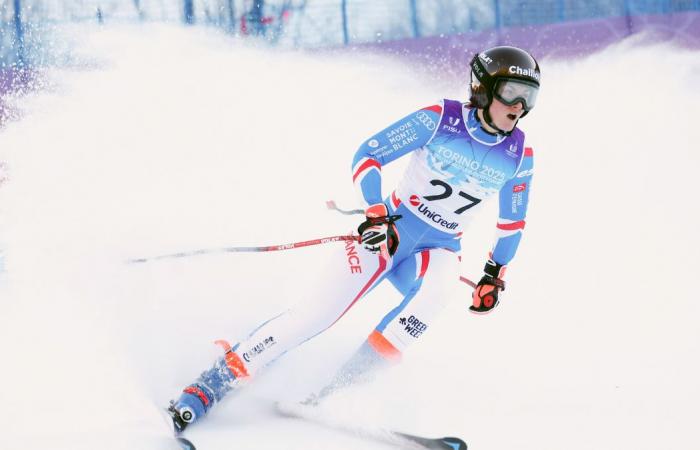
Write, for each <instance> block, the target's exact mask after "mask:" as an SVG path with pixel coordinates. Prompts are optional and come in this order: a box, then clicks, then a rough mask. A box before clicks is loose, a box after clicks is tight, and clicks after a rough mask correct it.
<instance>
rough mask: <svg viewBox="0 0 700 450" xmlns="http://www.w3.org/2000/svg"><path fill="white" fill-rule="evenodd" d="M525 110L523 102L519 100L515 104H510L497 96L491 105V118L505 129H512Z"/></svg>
mask: <svg viewBox="0 0 700 450" xmlns="http://www.w3.org/2000/svg"><path fill="white" fill-rule="evenodd" d="M524 112H525V110H524V109H523V104H522V103H520V102H518V103H516V104H515V105H512V106H508V105H506V104H505V103H502V102H501V101H499V100H498V99H497V98H494V99H493V101H492V102H491V106H490V107H489V114H491V120H492V121H493V123H494V125H496V126H497V127H498V128H500V129H501V130H503V131H512V130H513V128H515V124H516V123H517V122H518V119H520V117H521V116H522V115H523V113H524Z"/></svg>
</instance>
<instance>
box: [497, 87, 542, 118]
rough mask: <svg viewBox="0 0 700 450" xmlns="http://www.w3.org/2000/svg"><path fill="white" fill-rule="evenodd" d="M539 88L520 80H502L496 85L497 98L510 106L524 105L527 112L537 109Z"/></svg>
mask: <svg viewBox="0 0 700 450" xmlns="http://www.w3.org/2000/svg"><path fill="white" fill-rule="evenodd" d="M538 92H539V88H538V87H537V86H535V85H534V84H529V83H526V82H523V81H519V80H500V81H499V82H498V84H497V85H496V92H495V95H496V98H497V99H498V100H500V101H501V102H503V103H505V104H506V105H508V106H513V105H515V104H516V103H518V102H522V103H523V109H525V110H526V111H529V110H531V109H532V108H534V107H535V102H536V101H537V93H538Z"/></svg>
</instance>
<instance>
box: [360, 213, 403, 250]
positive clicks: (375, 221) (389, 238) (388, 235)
mask: <svg viewBox="0 0 700 450" xmlns="http://www.w3.org/2000/svg"><path fill="white" fill-rule="evenodd" d="M365 216H366V220H365V221H364V222H362V223H361V224H360V226H359V227H357V232H358V233H360V244H362V246H363V247H364V248H365V249H367V250H369V251H370V252H372V253H377V252H379V253H380V254H382V255H383V256H384V258H387V259H388V258H389V257H391V256H394V253H396V249H397V248H398V247H399V232H398V230H397V229H396V225H394V222H396V221H397V220H399V219H400V218H401V216H400V215H392V216H390V215H389V210H388V208H387V207H386V205H385V204H384V203H377V204H375V205H372V206H370V207H369V208H367V209H366V210H365Z"/></svg>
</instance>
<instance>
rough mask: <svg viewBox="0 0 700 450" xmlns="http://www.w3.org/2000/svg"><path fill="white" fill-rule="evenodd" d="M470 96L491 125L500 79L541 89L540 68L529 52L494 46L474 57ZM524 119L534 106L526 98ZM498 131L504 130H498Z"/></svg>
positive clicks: (472, 102)
mask: <svg viewBox="0 0 700 450" xmlns="http://www.w3.org/2000/svg"><path fill="white" fill-rule="evenodd" d="M469 65H470V68H471V96H470V98H469V102H470V103H471V105H472V106H474V107H476V108H480V109H483V110H484V114H485V118H486V120H487V121H488V122H489V125H491V126H493V124H492V123H491V117H490V114H489V112H488V110H489V106H490V105H491V102H493V98H494V95H495V93H496V92H495V91H496V87H497V86H498V84H499V81H501V80H515V81H520V82H523V83H525V84H527V85H531V86H534V87H536V88H537V89H539V87H540V66H539V64H537V61H536V60H535V58H533V57H532V55H530V54H529V53H528V52H526V51H525V50H522V49H520V48H517V47H509V46H501V47H493V48H490V49H488V50H485V51H483V52H481V53H479V54H477V55H474V58H472V61H471V63H470V64H469ZM522 103H523V107H524V108H523V109H524V112H523V115H522V116H521V117H524V116H525V115H526V114H527V113H528V112H529V110H530V109H532V107H533V106H534V105H528V104H526V102H525V101H524V99H523V102H522ZM494 128H495V129H497V130H499V131H501V130H500V129H499V128H498V127H494Z"/></svg>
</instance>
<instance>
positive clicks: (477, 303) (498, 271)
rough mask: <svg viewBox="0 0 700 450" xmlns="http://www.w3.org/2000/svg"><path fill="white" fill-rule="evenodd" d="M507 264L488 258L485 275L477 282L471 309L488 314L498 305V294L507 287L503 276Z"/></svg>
mask: <svg viewBox="0 0 700 450" xmlns="http://www.w3.org/2000/svg"><path fill="white" fill-rule="evenodd" d="M505 272H506V266H502V265H500V264H498V263H497V262H494V261H492V260H490V259H489V260H488V261H487V262H486V266H484V276H483V277H481V280H479V283H477V285H476V288H475V289H474V293H473V294H472V301H473V303H472V305H471V306H470V307H469V310H470V311H471V312H473V313H475V314H488V313H489V312H491V310H492V309H493V308H495V307H496V305H498V294H499V293H500V292H501V291H504V290H505V289H506V282H505V281H503V279H502V278H503V276H504V275H505Z"/></svg>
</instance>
